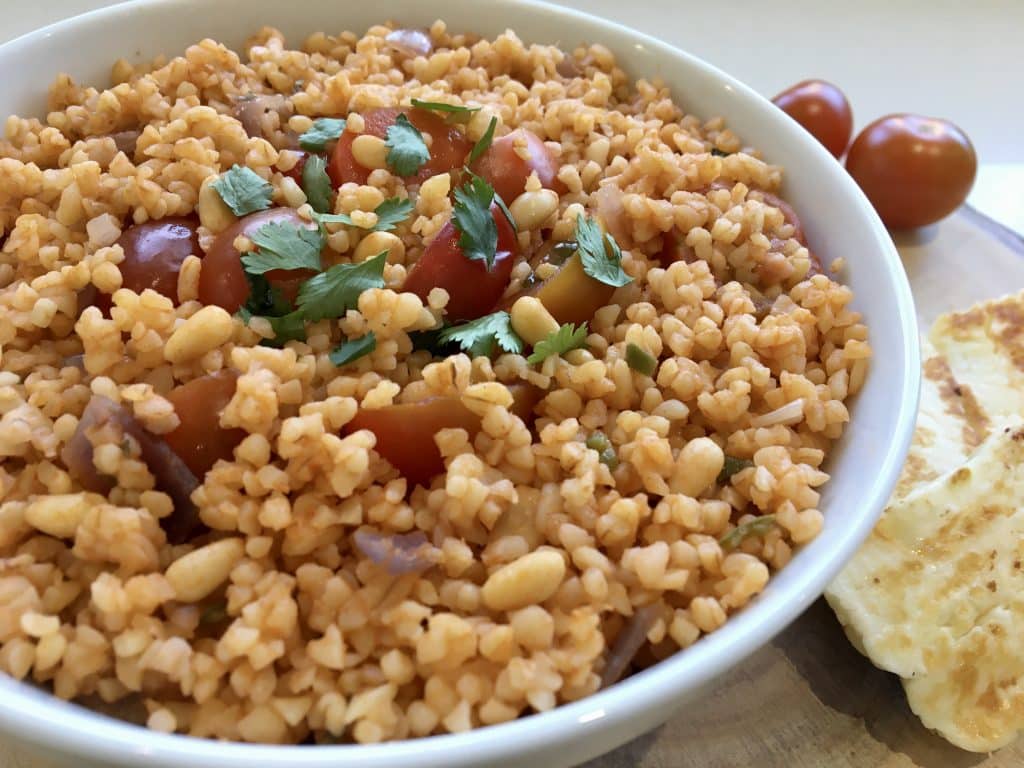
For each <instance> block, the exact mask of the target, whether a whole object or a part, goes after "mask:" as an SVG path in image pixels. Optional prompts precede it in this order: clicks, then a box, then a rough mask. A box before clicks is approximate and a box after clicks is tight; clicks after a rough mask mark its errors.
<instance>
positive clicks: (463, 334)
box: [438, 312, 523, 357]
mask: <svg viewBox="0 0 1024 768" xmlns="http://www.w3.org/2000/svg"><path fill="white" fill-rule="evenodd" d="M438 341H440V342H441V343H442V344H444V343H448V342H454V343H456V344H458V345H459V346H460V347H462V349H463V351H464V352H468V353H469V354H471V355H473V356H474V357H490V356H491V355H492V354H493V353H494V347H495V345H497V346H499V347H501V348H502V349H503V350H505V351H506V352H512V353H514V354H517V355H518V354H520V353H521V352H522V351H523V340H522V339H521V338H519V334H517V333H516V332H515V331H514V330H512V322H511V320H510V319H509V315H508V312H494V313H492V314H490V315H484V316H483V317H479V318H477V319H476V320H473V321H471V322H468V323H463V324H462V325H453V326H452V327H451V328H445V329H444V330H443V331H441V333H440V334H439V335H438Z"/></svg>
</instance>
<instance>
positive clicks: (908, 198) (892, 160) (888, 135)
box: [846, 115, 978, 229]
mask: <svg viewBox="0 0 1024 768" xmlns="http://www.w3.org/2000/svg"><path fill="white" fill-rule="evenodd" d="M846 170H848V171H849V172H850V175H851V176H853V178H854V180H855V181H856V182H857V183H858V184H859V185H860V188H861V189H863V190H864V194H865V195H867V197H868V200H870V201H871V204H872V205H873V206H875V210H876V211H878V215H879V216H881V217H882V221H884V222H885V224H886V226H889V227H893V228H894V229H902V228H909V227H923V226H925V225H926V224H931V223H933V222H936V221H938V220H939V219H941V218H944V217H945V216H947V215H949V214H950V213H952V212H953V211H954V210H956V209H957V208H958V207H959V206H960V204H961V203H963V201H964V200H966V199H967V195H968V194H969V193H970V191H971V187H972V186H973V185H974V175H975V173H976V172H977V170H978V158H977V156H976V155H975V153H974V147H973V146H972V145H971V142H970V139H968V138H967V135H966V134H965V133H964V132H963V131H961V130H960V129H959V128H958V127H957V126H955V125H953V123H951V122H949V121H948V120H940V119H938V118H934V117H922V116H921V115H889V116H888V117H883V118H881V119H879V120H876V121H875V122H873V123H871V125H869V126H868V127H867V128H865V129H864V130H863V131H861V132H860V134H858V136H857V138H856V139H855V140H854V142H853V146H851V147H850V154H849V155H847V157H846Z"/></svg>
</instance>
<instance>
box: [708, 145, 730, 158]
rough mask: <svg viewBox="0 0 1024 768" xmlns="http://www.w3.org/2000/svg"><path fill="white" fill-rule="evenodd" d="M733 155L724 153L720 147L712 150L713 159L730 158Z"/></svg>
mask: <svg viewBox="0 0 1024 768" xmlns="http://www.w3.org/2000/svg"><path fill="white" fill-rule="evenodd" d="M731 154H732V152H723V151H722V150H720V149H719V148H718V147H712V148H711V156H712V157H728V156H729V155H731Z"/></svg>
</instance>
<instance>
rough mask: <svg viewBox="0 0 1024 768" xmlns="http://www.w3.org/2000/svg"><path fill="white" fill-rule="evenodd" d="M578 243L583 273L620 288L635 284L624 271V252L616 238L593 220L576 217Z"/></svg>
mask: <svg viewBox="0 0 1024 768" xmlns="http://www.w3.org/2000/svg"><path fill="white" fill-rule="evenodd" d="M576 243H577V245H578V246H579V251H580V259H582V261H583V271H584V272H586V273H587V274H588V275H590V276H591V277H592V278H594V279H595V280H597V281H599V282H602V283H604V284H605V285H611V286H614V287H615V288H620V287H622V286H623V285H628V284H629V283H631V282H633V278H632V277H630V276H629V275H627V274H626V273H625V272H623V271H622V251H621V250H620V249H619V244H618V243H616V242H615V238H614V237H612V236H611V235H609V234H606V233H605V232H602V231H601V227H600V226H598V224H597V222H596V221H594V220H593V219H588V218H586V217H584V216H582V215H581V216H577V217H576Z"/></svg>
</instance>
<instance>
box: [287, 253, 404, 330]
mask: <svg viewBox="0 0 1024 768" xmlns="http://www.w3.org/2000/svg"><path fill="white" fill-rule="evenodd" d="M387 258H388V252H387V251H381V252H380V253H378V254H377V255H376V256H373V257H371V258H369V259H367V260H366V261H363V262H360V263H359V264H336V265H335V266H333V267H331V268H330V269H328V270H327V271H326V272H321V273H320V274H319V275H314V276H313V277H311V278H309V280H307V281H306V282H304V283H303V284H302V287H301V288H299V295H298V298H297V299H296V304H298V306H299V309H300V310H302V312H303V313H304V314H305V316H306V319H307V320H309V321H310V322H314V323H315V322H317V321H318V320H323V319H324V318H325V317H341V316H342V315H344V314H345V312H346V311H348V310H349V309H353V308H355V307H356V305H357V304H358V302H359V294H361V293H362V292H363V291H365V290H367V289H369V288H383V287H384V264H385V262H386V261H387Z"/></svg>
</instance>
